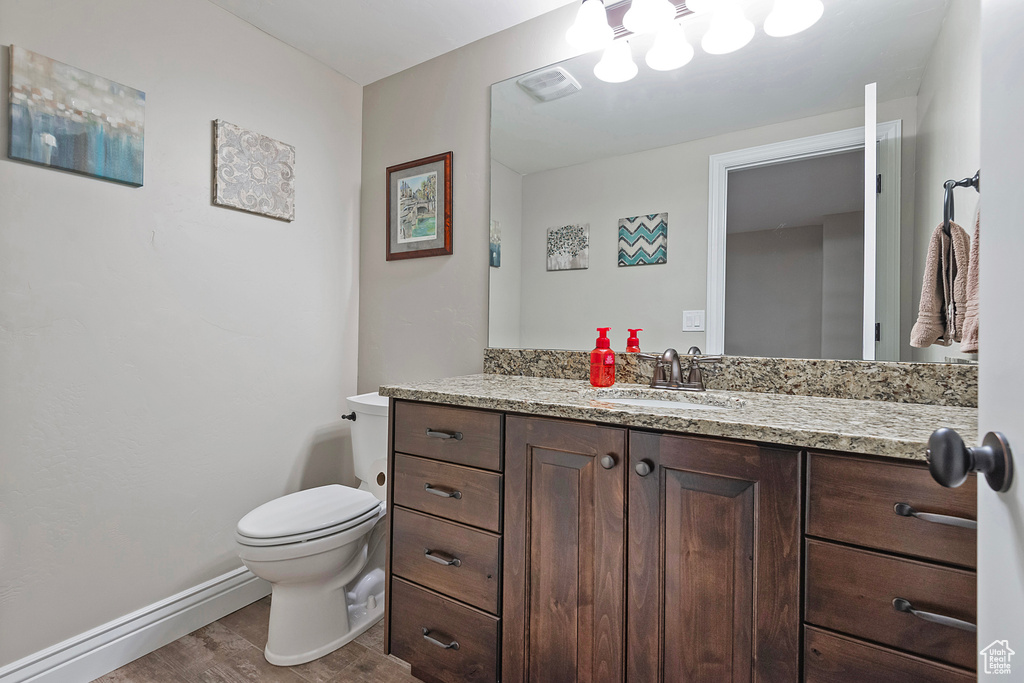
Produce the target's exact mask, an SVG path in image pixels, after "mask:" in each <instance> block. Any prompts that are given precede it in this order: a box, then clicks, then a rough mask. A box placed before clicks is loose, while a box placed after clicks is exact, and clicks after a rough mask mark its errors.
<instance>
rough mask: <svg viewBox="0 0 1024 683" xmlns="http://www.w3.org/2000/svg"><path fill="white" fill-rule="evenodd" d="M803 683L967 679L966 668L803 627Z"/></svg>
mask: <svg viewBox="0 0 1024 683" xmlns="http://www.w3.org/2000/svg"><path fill="white" fill-rule="evenodd" d="M804 653H805V655H804V683H889V682H890V681H928V683H970V682H972V681H975V680H977V677H976V676H975V675H974V674H972V673H968V672H966V671H962V670H960V669H955V668H953V667H951V666H946V665H945V664H939V663H938V662H932V661H929V660H927V659H922V658H921V657H915V656H913V655H908V654H904V653H902V652H896V651H895V650H890V649H889V648H887V647H882V646H880V645H874V644H872V643H865V642H863V641H859V640H855V639H853V638H848V637H846V636H840V635H836V634H834V633H827V632H825V631H819V630H818V629H816V628H814V627H813V626H808V627H806V628H805V630H804Z"/></svg>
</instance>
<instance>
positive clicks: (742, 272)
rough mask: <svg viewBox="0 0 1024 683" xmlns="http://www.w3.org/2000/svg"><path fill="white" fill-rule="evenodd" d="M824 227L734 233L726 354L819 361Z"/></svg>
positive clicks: (729, 259) (727, 289)
mask: <svg viewBox="0 0 1024 683" xmlns="http://www.w3.org/2000/svg"><path fill="white" fill-rule="evenodd" d="M821 263H822V248H821V226H820V225H809V226H803V227H795V228H778V229H775V230H757V231H753V232H740V233H733V234H730V235H729V236H728V248H727V249H726V267H725V273H726V276H725V352H726V353H727V354H729V355H731V356H768V357H772V358H821V292H822V271H821Z"/></svg>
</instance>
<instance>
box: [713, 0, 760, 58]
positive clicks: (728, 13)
mask: <svg viewBox="0 0 1024 683" xmlns="http://www.w3.org/2000/svg"><path fill="white" fill-rule="evenodd" d="M753 37H754V24H753V23H751V22H750V20H749V19H747V18H746V17H745V16H744V15H743V10H742V9H740V7H739V6H738V5H737V4H736V3H735V2H734V1H733V0H718V2H717V7H716V8H715V13H714V14H713V15H712V17H711V26H709V27H708V30H707V33H705V34H704V37H703V38H702V39H701V41H700V46H701V47H702V48H704V51H705V52H707V53H708V54H712V55H724V54H727V53H729V52H735V51H736V50H739V49H740V48H741V47H743V46H744V45H746V44H747V43H749V42H750V41H751V39H752V38H753Z"/></svg>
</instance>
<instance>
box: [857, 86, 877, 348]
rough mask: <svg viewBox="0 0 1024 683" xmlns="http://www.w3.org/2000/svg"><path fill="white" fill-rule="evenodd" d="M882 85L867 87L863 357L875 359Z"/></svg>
mask: <svg viewBox="0 0 1024 683" xmlns="http://www.w3.org/2000/svg"><path fill="white" fill-rule="evenodd" d="M877 129H878V85H877V84H876V83H868V84H867V85H866V86H864V320H863V325H862V328H861V329H862V332H861V335H862V347H863V351H862V354H863V355H862V357H863V358H864V360H874V359H875V274H876V272H877V267H876V263H877V251H878V249H877V246H876V245H877V243H878V240H877V237H876V232H877V228H878V203H877V201H878V200H877V196H876V194H875V174H876V173H877V172H878V146H877V144H876V142H875V140H876V136H877V134H876V131H877Z"/></svg>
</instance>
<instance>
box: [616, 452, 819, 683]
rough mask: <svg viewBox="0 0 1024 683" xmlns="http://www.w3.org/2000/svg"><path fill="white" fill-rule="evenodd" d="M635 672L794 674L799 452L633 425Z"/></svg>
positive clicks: (631, 618) (714, 676)
mask: <svg viewBox="0 0 1024 683" xmlns="http://www.w3.org/2000/svg"><path fill="white" fill-rule="evenodd" d="M629 452H630V456H629V529H628V536H629V547H628V552H627V556H628V558H629V563H628V564H629V569H628V571H627V576H628V596H627V604H628V618H627V623H628V643H629V646H628V648H627V658H626V659H627V671H626V680H628V681H665V682H666V683H667V682H671V681H679V682H680V683H682V682H683V681H687V682H694V683H700V682H707V683H713V682H718V681H729V682H738V681H765V682H767V681H796V680H798V678H799V671H800V542H801V537H800V453H799V452H798V451H795V450H784V449H774V448H764V447H761V446H757V445H754V444H746V443H736V442H730V441H718V440H713V439H702V438H695V437H684V436H671V435H662V434H653V433H646V432H631V434H630V442H629Z"/></svg>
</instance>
